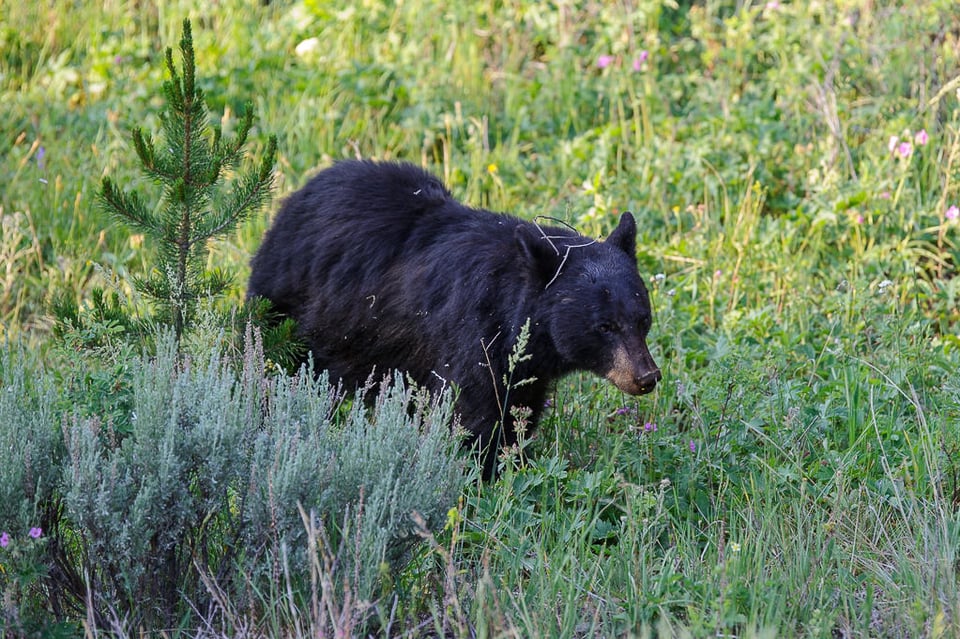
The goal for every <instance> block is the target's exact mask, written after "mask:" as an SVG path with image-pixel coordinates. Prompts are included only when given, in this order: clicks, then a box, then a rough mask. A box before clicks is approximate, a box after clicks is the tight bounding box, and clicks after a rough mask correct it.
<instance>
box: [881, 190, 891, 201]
mask: <svg viewBox="0 0 960 639" xmlns="http://www.w3.org/2000/svg"><path fill="white" fill-rule="evenodd" d="M880 199H881V200H889V199H890V191H881V192H880Z"/></svg>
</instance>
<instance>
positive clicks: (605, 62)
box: [597, 55, 616, 69]
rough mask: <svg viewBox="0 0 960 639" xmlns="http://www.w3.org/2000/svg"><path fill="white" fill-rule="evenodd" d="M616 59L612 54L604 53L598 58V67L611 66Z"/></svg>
mask: <svg viewBox="0 0 960 639" xmlns="http://www.w3.org/2000/svg"><path fill="white" fill-rule="evenodd" d="M614 60H616V58H614V57H613V56H612V55H602V56H600V57H599V58H597V68H599V69H606V68H607V67H609V66H610V64H611V63H613V61H614Z"/></svg>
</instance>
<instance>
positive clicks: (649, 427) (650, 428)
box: [643, 422, 657, 433]
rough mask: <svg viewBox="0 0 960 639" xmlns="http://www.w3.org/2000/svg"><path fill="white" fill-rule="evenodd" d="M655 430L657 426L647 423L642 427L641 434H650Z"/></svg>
mask: <svg viewBox="0 0 960 639" xmlns="http://www.w3.org/2000/svg"><path fill="white" fill-rule="evenodd" d="M656 430H657V425H656V424H654V423H653V422H647V423H646V424H644V425H643V432H645V433H652V432H654V431H656Z"/></svg>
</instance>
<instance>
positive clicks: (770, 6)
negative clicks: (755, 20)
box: [764, 0, 780, 11]
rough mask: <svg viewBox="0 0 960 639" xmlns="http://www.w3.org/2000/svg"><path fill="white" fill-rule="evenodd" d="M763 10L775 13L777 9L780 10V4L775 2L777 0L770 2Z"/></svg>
mask: <svg viewBox="0 0 960 639" xmlns="http://www.w3.org/2000/svg"><path fill="white" fill-rule="evenodd" d="M764 8H765V9H766V10H767V11H776V10H777V9H779V8H780V3H779V2H777V0H771V1H770V2H768V3H767V4H766V5H765V7H764Z"/></svg>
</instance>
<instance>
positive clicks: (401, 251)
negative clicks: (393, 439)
mask: <svg viewBox="0 0 960 639" xmlns="http://www.w3.org/2000/svg"><path fill="white" fill-rule="evenodd" d="M247 295H248V296H250V297H252V296H256V295H260V296H263V297H265V298H267V299H269V300H271V301H272V302H273V303H274V305H275V307H276V308H277V310H279V311H280V312H281V313H283V314H286V315H289V316H290V317H293V318H294V319H296V320H297V322H298V323H299V326H300V331H301V333H302V334H303V335H304V337H305V338H306V341H307V344H308V346H309V348H310V349H311V351H312V353H313V357H314V361H315V362H316V364H317V365H318V367H319V368H326V369H329V370H330V377H331V379H333V380H336V379H342V380H343V382H344V383H345V384H346V385H347V386H348V387H354V386H360V385H362V384H363V383H364V382H365V381H366V380H367V379H368V378H369V376H370V374H371V371H372V370H373V369H374V368H376V371H377V373H378V374H382V373H386V372H387V371H388V370H389V369H399V370H402V371H405V372H406V373H408V374H409V375H410V376H411V377H412V378H413V379H414V380H415V381H416V382H418V383H419V384H421V385H424V386H427V387H429V388H431V389H435V390H437V389H440V388H442V387H443V386H444V385H447V384H455V385H456V386H457V387H458V388H459V389H460V394H459V399H458V403H457V411H458V413H459V414H460V416H461V421H462V424H463V425H464V427H465V428H466V429H467V430H468V431H469V432H470V433H472V434H473V436H472V438H471V442H470V443H471V444H472V445H475V446H478V447H479V448H480V449H481V450H483V451H484V452H485V459H484V474H485V476H487V477H490V476H492V475H493V474H495V468H496V456H497V451H498V449H499V446H500V445H503V444H511V443H513V442H514V441H515V439H516V437H515V433H514V430H513V423H512V418H511V417H510V411H509V409H506V410H502V409H501V407H500V405H499V403H502V402H504V401H505V398H507V397H509V400H508V401H509V405H510V406H522V407H526V408H529V409H530V410H531V411H532V415H531V422H530V423H531V425H535V424H536V422H537V419H538V418H539V416H540V413H541V410H542V408H543V404H544V399H545V397H546V393H547V392H548V390H549V387H550V385H551V383H553V382H554V381H555V380H556V379H557V378H559V377H561V376H562V375H564V374H566V373H568V372H571V371H575V370H590V371H593V372H594V373H596V374H598V375H603V376H606V377H608V378H609V379H610V380H611V381H613V382H614V383H615V384H616V385H617V386H618V387H620V388H621V389H622V390H624V391H625V392H628V393H632V394H641V393H645V392H649V391H650V390H652V389H653V387H654V386H655V385H656V383H657V381H659V379H660V371H659V370H658V369H657V366H656V364H655V363H654V361H653V358H652V357H651V356H650V353H649V351H648V350H647V346H646V343H645V338H646V335H647V331H648V330H649V329H650V323H651V313H650V302H649V298H648V296H647V291H646V289H645V288H644V285H643V282H642V280H641V279H640V276H639V274H638V273H637V263H636V225H635V222H634V219H633V216H632V215H631V214H629V213H624V214H623V216H622V217H621V218H620V224H619V226H618V227H617V229H616V230H615V231H614V232H613V233H612V234H611V236H610V237H609V238H608V239H607V241H606V242H598V241H592V240H590V239H588V238H585V237H583V236H581V235H578V234H577V233H575V232H573V231H571V230H569V229H565V228H555V227H538V226H537V225H535V224H533V223H531V222H524V221H521V220H519V219H517V218H514V217H509V216H506V215H500V214H496V213H492V212H490V211H485V210H478V209H472V208H468V207H466V206H464V205H462V204H460V203H458V202H457V201H456V200H454V199H453V198H452V197H451V195H450V193H449V192H448V191H447V189H446V188H445V187H444V186H443V184H441V183H440V181H439V180H437V179H436V178H435V177H433V176H432V175H430V174H428V173H426V172H424V171H422V170H421V169H419V168H417V167H415V166H413V165H409V164H393V163H374V162H364V161H346V162H340V163H338V164H336V165H334V166H333V167H332V168H329V169H327V170H325V171H322V172H321V173H320V174H318V175H317V176H315V177H314V178H313V179H311V180H310V181H309V182H308V183H307V184H306V186H304V187H303V188H302V189H301V190H300V191H298V192H296V193H294V194H293V195H292V196H290V197H289V198H288V199H287V201H286V202H285V203H284V205H283V207H282V208H281V209H280V212H279V213H278V215H277V218H276V220H275V222H274V224H273V227H272V228H271V229H270V230H269V231H268V232H267V234H266V236H265V237H264V240H263V244H262V246H261V247H260V250H259V251H258V252H257V254H256V256H255V257H254V259H253V263H252V275H251V277H250V284H249V289H248V292H247ZM528 319H529V321H530V339H529V343H528V346H527V349H526V353H528V354H530V355H531V356H532V357H531V358H530V359H529V360H527V361H526V362H524V363H523V364H522V365H521V366H520V367H519V369H518V370H517V371H516V372H515V373H514V376H513V379H514V381H519V380H524V379H528V378H531V377H533V378H535V381H534V382H532V383H529V384H526V385H522V386H519V387H515V388H511V389H509V395H508V394H507V393H508V390H507V389H506V388H505V387H504V384H503V378H504V375H505V374H506V373H507V358H508V356H509V354H510V352H511V349H513V347H514V345H515V343H516V340H517V337H518V335H519V333H520V330H521V327H522V326H523V324H524V323H525V322H527V320H528ZM488 363H489V365H488ZM491 367H492V370H491ZM498 402H499V403H498ZM504 420H505V428H502V429H501V428H498V427H497V425H498V424H499V423H500V422H501V421H504Z"/></svg>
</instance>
